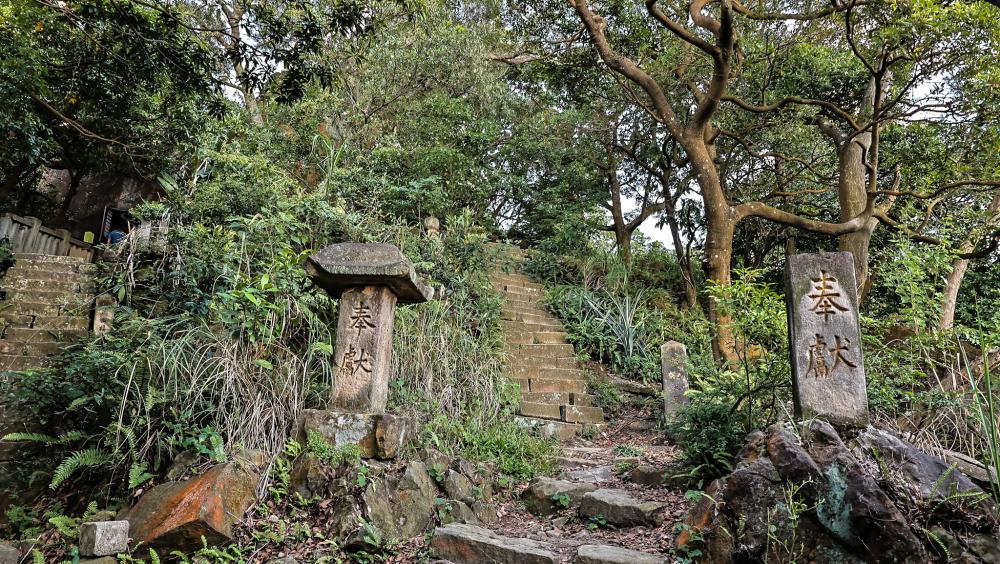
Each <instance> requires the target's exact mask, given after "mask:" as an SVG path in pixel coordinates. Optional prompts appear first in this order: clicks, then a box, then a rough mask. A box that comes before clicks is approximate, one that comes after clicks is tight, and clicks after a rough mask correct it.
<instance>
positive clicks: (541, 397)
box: [521, 391, 596, 417]
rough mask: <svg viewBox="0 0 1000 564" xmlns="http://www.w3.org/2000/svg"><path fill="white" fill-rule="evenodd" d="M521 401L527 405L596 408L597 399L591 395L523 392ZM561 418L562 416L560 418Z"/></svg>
mask: <svg viewBox="0 0 1000 564" xmlns="http://www.w3.org/2000/svg"><path fill="white" fill-rule="evenodd" d="M521 401H522V402H525V403H548V404H553V405H578V406H583V407H594V402H595V401H596V398H595V397H594V396H592V395H590V394H578V393H575V392H529V391H522V392H521ZM560 417H561V416H560Z"/></svg>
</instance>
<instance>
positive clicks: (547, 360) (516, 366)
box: [510, 352, 583, 378]
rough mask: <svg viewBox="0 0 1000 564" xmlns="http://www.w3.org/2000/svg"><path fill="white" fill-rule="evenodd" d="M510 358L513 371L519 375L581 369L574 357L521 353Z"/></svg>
mask: <svg viewBox="0 0 1000 564" xmlns="http://www.w3.org/2000/svg"><path fill="white" fill-rule="evenodd" d="M510 356H511V359H510V366H511V370H512V371H514V372H515V373H517V374H528V373H530V372H533V371H537V370H538V369H545V368H560V369H564V370H574V369H579V366H578V365H577V362H576V359H575V358H572V357H565V358H556V357H535V356H526V355H522V354H521V353H520V352H516V353H513V354H511V355H510ZM580 377H581V378H582V377H583V376H582V375H581V376H580Z"/></svg>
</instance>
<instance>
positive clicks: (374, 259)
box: [297, 243, 433, 458]
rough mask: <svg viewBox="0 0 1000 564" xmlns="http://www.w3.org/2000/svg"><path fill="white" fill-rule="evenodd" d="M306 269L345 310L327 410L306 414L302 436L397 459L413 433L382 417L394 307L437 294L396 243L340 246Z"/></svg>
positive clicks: (340, 317) (395, 419) (318, 256)
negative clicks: (313, 434) (422, 281)
mask: <svg viewBox="0 0 1000 564" xmlns="http://www.w3.org/2000/svg"><path fill="white" fill-rule="evenodd" d="M305 267H306V272H308V273H309V276H310V277H311V278H312V279H313V281H314V282H315V283H316V285H318V286H320V287H321V288H323V289H324V290H326V291H327V293H329V294H330V295H331V296H332V297H334V298H340V312H339V314H338V320H337V343H336V346H335V347H334V357H333V358H334V362H335V363H336V368H335V372H334V375H335V381H334V386H333V389H332V390H331V397H330V404H329V407H328V410H327V411H317V410H306V411H305V412H304V413H303V414H302V417H301V418H300V421H299V424H298V425H297V427H298V433H299V438H300V439H306V438H307V435H308V433H310V432H316V433H319V434H321V435H323V436H324V437H326V438H327V440H329V441H330V442H332V443H333V444H335V445H337V446H341V445H344V444H348V443H351V444H356V445H358V446H359V447H361V451H362V456H365V457H376V456H377V457H379V458H392V457H394V456H395V453H396V452H397V451H398V448H399V446H401V445H402V444H403V443H404V442H405V440H406V435H407V433H408V424H407V422H406V421H403V420H402V418H399V417H394V416H392V415H386V414H385V405H386V400H387V398H388V394H389V374H390V363H391V362H392V330H393V325H394V318H395V311H396V305H397V304H413V303H420V302H425V301H427V300H428V299H430V298H431V295H432V293H433V292H432V290H431V288H429V287H427V286H424V285H422V284H420V282H419V281H417V276H416V273H415V272H414V271H413V265H412V264H411V263H410V261H409V260H407V258H406V257H405V256H403V253H401V252H400V251H399V249H398V248H396V247H395V246H394V245H388V244H375V243H338V244H335V245H330V246H329V247H326V248H325V249H323V250H321V251H319V252H317V253H316V254H314V255H312V256H311V257H309V259H308V261H307V262H306V265H305Z"/></svg>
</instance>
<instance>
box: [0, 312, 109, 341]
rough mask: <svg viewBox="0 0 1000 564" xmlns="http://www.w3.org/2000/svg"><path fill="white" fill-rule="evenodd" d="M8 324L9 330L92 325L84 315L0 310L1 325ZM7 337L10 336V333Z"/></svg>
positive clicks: (79, 327) (60, 328) (57, 328)
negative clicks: (35, 313) (57, 314)
mask: <svg viewBox="0 0 1000 564" xmlns="http://www.w3.org/2000/svg"><path fill="white" fill-rule="evenodd" d="M3 326H6V327H7V331H10V330H11V329H50V330H60V331H61V330H66V329H87V327H89V326H90V319H88V318H86V317H83V316H70V315H59V316H49V315H33V314H26V313H16V312H8V311H0V327H3ZM7 338H10V336H9V335H8V336H7Z"/></svg>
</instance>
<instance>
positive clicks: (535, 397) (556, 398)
mask: <svg viewBox="0 0 1000 564" xmlns="http://www.w3.org/2000/svg"><path fill="white" fill-rule="evenodd" d="M0 342H2V341H0ZM572 396H573V394H571V393H569V392H529V391H527V390H525V389H522V390H521V402H522V403H550V404H554V405H565V404H569V403H570V399H571V398H572Z"/></svg>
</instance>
